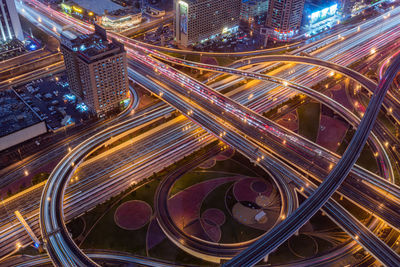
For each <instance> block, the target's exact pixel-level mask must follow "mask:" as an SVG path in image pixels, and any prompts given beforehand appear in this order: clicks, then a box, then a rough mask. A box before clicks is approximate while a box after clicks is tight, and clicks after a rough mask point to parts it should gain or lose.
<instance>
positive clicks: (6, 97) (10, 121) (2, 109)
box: [0, 90, 41, 137]
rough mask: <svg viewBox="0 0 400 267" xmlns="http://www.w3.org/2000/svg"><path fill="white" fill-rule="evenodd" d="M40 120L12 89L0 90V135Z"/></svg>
mask: <svg viewBox="0 0 400 267" xmlns="http://www.w3.org/2000/svg"><path fill="white" fill-rule="evenodd" d="M40 121H41V120H40V119H39V117H38V115H37V114H35V112H34V111H33V110H31V109H30V107H29V106H27V105H26V104H25V103H24V101H23V100H22V99H20V98H19V97H18V95H17V94H16V93H15V91H13V90H7V91H1V92H0V137H2V136H6V135H9V134H11V133H13V132H16V131H19V130H22V129H24V128H27V127H29V126H32V125H34V124H36V123H39V122H40Z"/></svg>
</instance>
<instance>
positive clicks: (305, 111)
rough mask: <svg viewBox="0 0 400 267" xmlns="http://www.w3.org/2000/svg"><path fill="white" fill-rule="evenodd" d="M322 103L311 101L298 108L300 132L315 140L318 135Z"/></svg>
mask: <svg viewBox="0 0 400 267" xmlns="http://www.w3.org/2000/svg"><path fill="white" fill-rule="evenodd" d="M320 113H321V104H320V103H314V102H309V103H306V104H304V105H301V106H300V107H298V108H297V114H298V118H299V134H300V135H302V136H304V137H305V138H307V139H308V140H310V141H313V142H315V141H316V140H317V136H318V130H319V120H320Z"/></svg>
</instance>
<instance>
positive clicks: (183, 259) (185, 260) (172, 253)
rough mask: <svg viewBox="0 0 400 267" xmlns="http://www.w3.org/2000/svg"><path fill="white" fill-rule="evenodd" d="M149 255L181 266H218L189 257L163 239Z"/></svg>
mask: <svg viewBox="0 0 400 267" xmlns="http://www.w3.org/2000/svg"><path fill="white" fill-rule="evenodd" d="M149 255H150V256H151V257H154V258H159V259H166V260H168V261H171V262H176V263H181V264H190V265H192V266H219V265H217V264H213V263H210V262H206V261H203V260H201V259H199V258H196V257H193V256H191V255H190V254H188V253H186V252H184V251H183V250H181V249H178V248H176V246H175V245H174V244H173V243H172V242H171V241H169V240H168V239H164V240H163V241H162V242H161V243H160V244H158V245H156V246H155V247H154V248H152V249H151V250H150V251H149Z"/></svg>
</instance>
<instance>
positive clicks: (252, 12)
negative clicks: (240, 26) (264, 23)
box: [240, 0, 268, 24]
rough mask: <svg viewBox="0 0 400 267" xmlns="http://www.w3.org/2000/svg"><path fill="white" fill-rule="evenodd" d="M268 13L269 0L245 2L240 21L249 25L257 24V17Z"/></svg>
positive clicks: (244, 0) (246, 0)
mask: <svg viewBox="0 0 400 267" xmlns="http://www.w3.org/2000/svg"><path fill="white" fill-rule="evenodd" d="M267 13H268V0H243V1H242V7H241V10H240V19H241V20H242V21H244V22H246V23H248V24H252V23H254V22H256V19H257V17H265V15H266V14H267Z"/></svg>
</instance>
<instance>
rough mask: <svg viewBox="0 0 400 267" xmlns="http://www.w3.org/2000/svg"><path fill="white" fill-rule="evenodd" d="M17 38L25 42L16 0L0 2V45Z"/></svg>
mask: <svg viewBox="0 0 400 267" xmlns="http://www.w3.org/2000/svg"><path fill="white" fill-rule="evenodd" d="M15 38H16V39H18V40H20V41H23V40H24V34H23V32H22V28H21V22H20V21H19V17H18V12H17V9H16V7H15V3H14V0H0V43H2V42H7V41H10V40H12V39H15Z"/></svg>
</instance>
